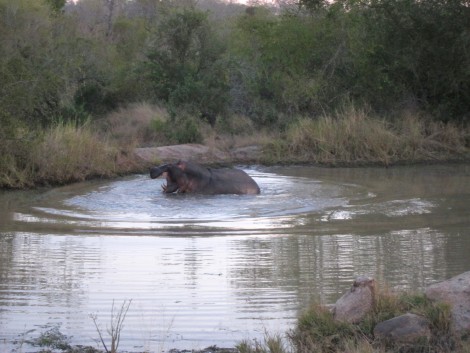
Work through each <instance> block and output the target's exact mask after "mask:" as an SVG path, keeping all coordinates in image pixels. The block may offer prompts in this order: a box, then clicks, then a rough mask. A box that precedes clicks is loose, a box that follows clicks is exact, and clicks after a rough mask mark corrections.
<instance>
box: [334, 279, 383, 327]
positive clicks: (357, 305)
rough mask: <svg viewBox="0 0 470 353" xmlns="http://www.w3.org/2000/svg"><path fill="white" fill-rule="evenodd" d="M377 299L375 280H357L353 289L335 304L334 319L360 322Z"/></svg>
mask: <svg viewBox="0 0 470 353" xmlns="http://www.w3.org/2000/svg"><path fill="white" fill-rule="evenodd" d="M374 299H375V280H374V279H373V278H370V277H366V276H360V277H358V278H356V280H355V281H354V283H353V286H352V287H351V289H350V290H349V291H348V292H347V293H345V294H344V295H343V296H342V297H341V298H339V299H338V301H337V302H336V304H335V308H334V314H333V316H334V318H335V320H338V321H343V322H348V323H353V324H355V323H358V322H360V321H361V320H362V319H363V318H364V317H365V316H366V315H367V313H368V312H369V311H370V310H371V309H372V307H373V305H374Z"/></svg>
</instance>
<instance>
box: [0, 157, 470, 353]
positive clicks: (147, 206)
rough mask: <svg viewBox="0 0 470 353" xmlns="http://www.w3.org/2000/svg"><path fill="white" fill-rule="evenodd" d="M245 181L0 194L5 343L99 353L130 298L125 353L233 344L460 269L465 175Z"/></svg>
mask: <svg viewBox="0 0 470 353" xmlns="http://www.w3.org/2000/svg"><path fill="white" fill-rule="evenodd" d="M247 172H248V173H249V174H250V175H252V176H253V178H254V179H255V180H256V181H257V182H258V184H259V185H260V188H261V192H262V193H261V195H256V196H251V195H250V196H235V195H216V196H202V195H164V194H162V193H161V191H160V190H161V187H160V185H161V184H162V183H163V180H161V179H159V180H151V179H149V178H148V176H133V177H128V178H123V179H121V180H118V181H111V182H109V181H106V182H88V183H82V184H76V185H71V186H66V187H61V188H54V189H50V190H46V191H30V192H14V193H11V192H10V193H4V194H2V195H0V200H1V201H2V202H1V206H0V222H1V227H0V255H1V257H0V342H1V341H3V342H5V347H6V348H5V349H10V348H11V345H12V344H13V343H12V342H15V341H17V340H18V335H19V334H22V333H24V332H29V333H28V335H32V336H34V335H38V334H39V333H40V332H41V331H44V330H46V329H47V328H48V327H51V326H57V325H59V326H60V329H61V332H63V333H65V334H67V335H69V336H73V337H74V340H76V342H75V343H76V344H94V339H95V338H97V334H96V332H95V330H94V326H93V322H92V321H91V319H90V317H89V315H90V314H97V316H98V319H99V320H100V319H101V322H102V323H103V325H104V326H105V325H106V323H107V322H108V321H109V315H110V309H111V303H112V301H113V300H116V301H123V300H124V299H132V300H133V304H132V307H131V309H130V310H129V313H128V317H127V318H126V325H125V326H126V328H125V330H124V332H123V336H122V338H121V340H122V343H121V345H122V349H124V350H128V351H142V350H150V351H156V350H161V348H162V347H164V348H166V349H169V348H175V347H176V348H186V349H191V348H201V347H205V346H208V345H212V344H217V345H219V346H233V344H234V343H236V342H237V341H240V340H241V339H245V338H261V337H262V336H263V335H264V331H265V330H266V329H267V330H269V331H271V332H278V331H279V332H284V331H285V330H287V329H288V328H289V327H292V325H293V324H294V322H295V318H296V317H297V315H298V312H299V310H302V309H303V308H305V307H306V306H308V304H309V303H310V302H311V301H313V300H315V301H322V302H331V301H333V300H335V299H336V298H337V297H338V296H339V295H340V294H341V293H343V292H344V291H345V290H346V289H347V288H348V287H349V285H350V283H351V281H352V279H353V278H354V276H356V275H359V274H369V275H373V276H375V277H376V278H377V279H378V280H379V282H385V283H387V285H391V286H401V287H404V288H409V289H415V290H416V289H422V288H423V287H424V286H426V285H428V284H430V283H432V282H434V281H437V280H441V279H444V278H447V277H450V276H452V275H454V274H457V273H459V272H463V271H466V270H469V269H470V258H469V257H468V256H467V254H468V252H469V251H470V237H468V230H467V229H468V228H469V225H470V221H469V220H468V205H469V200H470V198H469V195H470V182H469V181H470V167H468V166H465V165H461V166H452V165H449V166H426V167H419V168H417V167H400V168H393V169H381V168H361V169H322V168H313V167H271V168H261V167H259V168H255V169H249V170H247ZM1 351H2V346H1V344H0V352H1Z"/></svg>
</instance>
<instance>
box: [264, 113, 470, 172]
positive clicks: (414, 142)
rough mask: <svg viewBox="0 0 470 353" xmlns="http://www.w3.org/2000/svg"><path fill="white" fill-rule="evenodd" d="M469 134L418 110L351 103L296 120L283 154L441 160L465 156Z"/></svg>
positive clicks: (359, 160)
mask: <svg viewBox="0 0 470 353" xmlns="http://www.w3.org/2000/svg"><path fill="white" fill-rule="evenodd" d="M469 136H470V132H469V129H468V128H463V127H459V126H457V125H455V124H452V123H447V124H444V123H442V122H434V121H431V120H429V119H426V118H425V117H421V116H420V115H418V114H411V113H403V114H402V116H400V117H399V118H396V119H394V120H391V119H384V118H379V117H375V116H373V115H371V114H370V113H369V112H368V111H367V110H365V109H363V108H356V107H355V106H353V105H350V106H348V107H346V108H343V109H342V110H340V111H339V112H337V113H336V114H333V115H324V116H322V117H320V118H318V119H311V118H302V119H299V121H298V122H297V123H295V124H293V125H292V126H291V128H290V129H289V130H288V132H287V136H286V141H285V143H284V148H283V149H282V152H283V154H282V157H281V158H285V159H288V158H290V159H291V160H293V161H298V162H317V163H323V164H332V165H334V164H368V163H380V164H384V165H389V164H391V163H396V162H403V161H407V162H421V161H439V160H447V159H449V158H458V157H460V156H465V155H466V156H468V153H469V148H468V146H467V145H466V144H467V141H468V139H469ZM274 147H277V149H279V146H274ZM271 148H272V146H271ZM278 155H279V152H278Z"/></svg>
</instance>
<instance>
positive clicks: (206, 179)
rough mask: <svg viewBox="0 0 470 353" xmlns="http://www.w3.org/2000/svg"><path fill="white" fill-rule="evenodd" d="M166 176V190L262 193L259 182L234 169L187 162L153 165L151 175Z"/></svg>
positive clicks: (152, 176)
mask: <svg viewBox="0 0 470 353" xmlns="http://www.w3.org/2000/svg"><path fill="white" fill-rule="evenodd" d="M160 175H164V176H165V177H166V185H162V189H163V192H164V193H167V194H169V193H173V192H178V193H198V194H207V195H216V194H238V195H243V194H250V195H256V194H259V193H260V189H259V186H258V184H256V182H255V181H254V180H253V179H252V178H251V177H250V176H249V175H248V174H246V173H245V172H244V171H243V170H240V169H235V168H207V167H204V166H202V165H199V164H197V163H193V162H187V161H178V162H176V163H174V164H164V165H161V166H158V167H153V168H150V177H151V178H152V179H155V178H158V177H159V176H160Z"/></svg>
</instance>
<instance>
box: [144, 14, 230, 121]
mask: <svg viewBox="0 0 470 353" xmlns="http://www.w3.org/2000/svg"><path fill="white" fill-rule="evenodd" d="M223 54H224V47H223V45H222V43H221V42H220V41H219V40H218V38H217V36H216V35H215V33H214V32H213V31H212V29H211V27H210V24H209V22H208V19H207V14H206V13H203V12H201V11H198V10H195V9H193V8H187V7H186V8H183V9H176V10H171V11H170V13H169V14H168V16H167V17H166V18H165V19H164V20H162V22H161V23H160V25H159V26H158V28H157V32H156V33H155V36H154V38H153V42H152V44H151V46H150V48H149V51H148V54H147V59H148V60H147V61H146V71H147V74H148V77H149V79H150V80H151V82H152V83H153V87H154V90H155V94H156V96H157V98H158V99H160V100H163V101H164V102H166V103H167V104H168V106H169V108H170V110H172V111H176V110H178V109H184V110H186V111H189V112H192V113H195V114H197V115H200V116H201V117H206V118H207V119H208V120H209V122H210V123H211V124H212V125H213V124H214V123H215V117H216V116H217V115H218V114H221V113H223V112H224V110H225V108H226V105H227V100H228V86H227V73H226V69H225V66H226V65H224V57H223Z"/></svg>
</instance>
